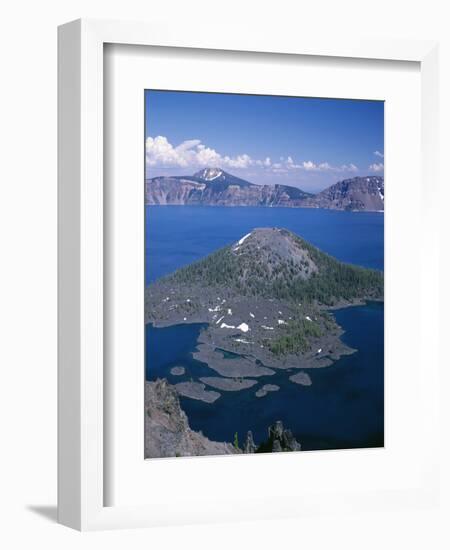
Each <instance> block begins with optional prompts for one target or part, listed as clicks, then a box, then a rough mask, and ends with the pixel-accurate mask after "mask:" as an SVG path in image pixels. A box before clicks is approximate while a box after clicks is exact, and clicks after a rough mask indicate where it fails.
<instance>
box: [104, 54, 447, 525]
mask: <svg viewBox="0 0 450 550" xmlns="http://www.w3.org/2000/svg"><path fill="white" fill-rule="evenodd" d="M105 59H107V62H106V64H105V65H106V67H107V69H105V82H106V87H107V89H108V90H114V91H113V92H111V93H109V94H107V98H108V100H107V101H106V102H105V103H106V105H107V106H108V107H107V109H106V111H105V119H106V120H107V121H108V126H107V127H106V128H105V135H106V136H107V143H108V146H107V147H106V148H105V153H106V156H105V158H106V159H108V160H107V162H106V166H105V178H106V185H105V198H106V203H107V204H108V211H109V212H110V214H109V215H108V225H107V226H106V229H105V236H106V238H107V239H108V241H109V245H108V246H107V249H108V255H107V259H106V260H105V273H110V274H111V273H114V277H109V284H108V289H109V292H108V293H107V295H106V296H105V305H106V307H107V308H108V309H107V310H106V314H105V315H106V317H107V319H108V323H107V326H108V331H107V336H106V337H105V343H106V345H108V342H109V346H111V347H110V348H109V349H110V350H111V351H110V352H109V358H108V372H109V379H110V380H111V382H110V384H108V387H111V388H112V392H111V393H112V395H110V396H109V398H108V402H109V405H108V410H107V412H106V414H105V420H106V422H107V424H106V425H107V433H108V434H109V437H108V439H110V440H111V442H110V444H108V445H107V447H106V451H105V459H106V461H107V462H106V463H107V464H108V465H111V468H108V470H111V474H112V475H111V476H107V484H108V498H107V505H108V506H112V505H114V506H118V505H132V504H137V503H143V504H144V503H146V504H148V505H149V506H152V505H155V508H156V510H154V511H153V517H155V516H157V513H158V511H160V510H161V509H164V507H165V506H167V507H170V509H171V517H172V520H173V521H174V522H176V521H177V520H178V518H180V517H182V518H184V519H185V518H186V514H187V511H186V504H185V503H184V501H182V499H181V498H180V497H181V495H183V498H186V501H187V500H188V499H189V498H192V495H195V505H194V502H192V505H193V506H192V507H193V508H195V507H196V508H198V509H199V510H200V513H201V517H202V518H203V520H204V521H206V518H207V515H208V513H207V511H208V512H209V513H210V515H211V517H224V514H227V513H230V509H229V506H228V505H227V504H226V503H227V502H232V501H233V499H234V498H235V495H236V488H237V487H245V494H242V495H241V498H240V502H241V503H242V502H243V501H247V503H248V504H247V506H249V507H250V509H252V510H255V509H256V506H255V502H257V501H260V502H263V503H264V504H263V505H262V508H263V512H264V513H265V514H266V515H269V512H270V513H271V514H272V516H273V515H275V514H276V513H277V511H278V510H279V509H280V506H279V505H277V501H283V504H284V506H285V507H286V508H288V509H290V510H293V509H294V507H295V506H296V504H297V503H298V502H299V501H302V502H308V503H309V505H310V506H311V505H312V502H313V500H314V497H316V498H317V499H318V500H320V503H321V504H320V511H321V513H323V512H324V508H325V504H326V503H330V505H329V508H330V509H331V508H332V507H334V505H333V504H331V502H332V495H333V493H335V492H336V493H337V494H338V495H339V497H338V498H337V500H338V501H339V502H340V505H341V506H343V505H344V502H345V497H344V496H343V495H344V493H345V494H347V495H357V494H361V493H363V494H367V493H370V494H373V493H377V492H378V493H379V498H378V499H377V498H375V497H372V498H371V505H372V506H373V505H375V502H377V501H378V502H379V501H381V503H382V506H385V501H386V493H384V494H382V491H383V490H384V491H393V490H401V489H412V488H413V487H420V486H421V483H422V474H423V471H424V464H426V469H428V468H429V467H430V466H429V461H430V458H429V457H428V456H427V451H428V452H429V453H431V452H432V450H433V446H432V444H431V441H432V439H433V437H434V436H435V433H436V432H435V430H433V429H431V426H430V425H429V422H427V418H426V414H424V412H425V411H431V410H432V409H433V407H434V397H433V391H432V388H430V387H429V386H428V387H427V384H429V382H430V380H432V377H431V376H430V369H429V365H428V364H427V362H422V357H421V354H420V353H418V352H419V350H420V338H421V332H422V333H423V334H426V332H425V331H426V330H427V328H429V327H430V324H429V323H426V325H425V326H422V324H421V322H420V319H418V318H417V317H416V316H415V315H408V316H407V317H406V318H405V315H404V311H405V309H407V308H408V307H409V306H410V297H411V296H416V299H417V300H419V301H420V300H421V299H420V296H421V277H420V275H421V273H420V271H419V270H413V271H412V270H411V265H415V264H416V263H417V262H418V261H419V260H418V259H419V258H420V256H419V252H418V250H419V249H420V245H419V243H420V241H421V238H422V236H424V238H425V239H427V242H428V241H429V240H430V237H429V233H427V231H426V228H427V227H429V225H428V226H424V227H422V224H421V217H422V215H423V213H422V212H423V210H422V209H423V204H426V203H427V197H426V194H424V193H422V188H421V179H420V161H419V159H420V147H421V140H420V138H421V132H420V105H421V103H420V102H421V96H420V72H419V67H418V65H417V64H415V63H392V62H384V63H383V62H380V61H377V62H372V63H370V62H365V63H361V62H359V61H358V62H355V61H346V62H343V61H342V60H336V59H329V58H322V59H314V60H312V59H311V58H310V57H309V58H306V59H305V58H298V57H297V56H288V57H287V58H286V57H282V56H271V57H270V58H269V59H267V58H263V59H261V58H260V56H253V57H252V56H251V55H245V56H244V55H242V54H240V53H223V52H220V53H216V54H213V53H211V52H209V53H207V54H205V53H204V52H199V51H193V52H185V53H183V54H182V56H181V58H180V53H179V52H176V51H174V50H170V49H169V50H165V49H163V48H156V49H155V48H145V49H144V48H142V46H139V47H127V46H114V47H108V48H107V53H106V54H105ZM268 74H270V75H271V78H270V79H267V75H268ZM151 88H156V89H180V88H181V89H188V90H204V91H221V92H241V93H255V92H258V93H264V94H277V93H284V94H288V95H294V96H295V95H296V96H312V97H317V96H320V95H324V94H327V95H329V96H330V97H334V98H338V97H351V98H359V99H377V100H385V101H386V103H385V118H386V123H385V144H386V152H387V158H388V172H387V173H386V177H387V179H388V182H393V184H391V185H388V187H387V190H386V204H387V205H388V206H387V213H386V220H385V225H386V228H387V232H386V239H385V294H386V297H387V299H386V318H387V323H386V339H385V366H386V368H385V388H386V391H385V405H386V416H385V449H379V450H362V449H358V450H353V451H351V450H349V451H346V452H342V451H337V452H326V453H301V454H300V455H296V454H293V453H290V454H289V453H288V454H285V455H283V456H280V455H275V454H269V455H265V456H264V457H261V458H259V457H256V460H255V458H253V459H252V460H248V457H246V456H241V457H234V458H233V459H232V460H231V459H230V460H228V459H224V458H223V457H222V458H217V457H208V458H207V457H203V458H201V459H197V460H174V461H173V460H147V461H144V460H142V457H143V455H144V448H143V444H144V441H143V437H142V434H143V433H144V425H143V423H144V418H143V414H142V410H143V408H144V402H143V392H142V377H143V365H144V362H145V361H144V348H145V346H144V330H143V324H142V319H143V317H144V314H143V307H144V255H143V253H142V251H143V250H144V219H143V215H144V212H143V209H142V182H143V181H144V167H143V163H142V162H141V155H142V147H143V143H142V136H143V134H144V113H143V91H144V89H151ZM405 196H408V208H407V209H404V197H405ZM399 212H400V213H401V214H402V216H401V217H402V220H401V231H398V230H396V229H397V226H396V224H395V222H396V220H395V217H396V216H398V213H399ZM405 235H407V236H408V237H407V239H405ZM108 236H109V237H108ZM422 261H424V262H426V261H427V260H426V259H425V258H423V259H422ZM427 294H428V293H427ZM422 312H423V310H422ZM422 317H423V315H422ZM431 338H433V334H431ZM411 340H413V341H415V342H416V343H417V345H416V346H410V345H409V344H410V341H411ZM427 341H429V339H428V340H427ZM427 356H428V357H429V352H428V353H427ZM421 368H423V369H424V371H423V372H422V371H421ZM419 400H420V403H421V406H418V403H419ZM417 431H421V432H422V433H423V436H422V445H421V446H420V447H418V446H417ZM426 436H429V437H430V440H429V441H425V437H426ZM109 457H114V459H113V460H111V459H110V458H109ZM217 472H220V475H219V476H218V477H217ZM264 475H266V476H268V477H273V476H275V477H276V483H262V482H261V478H262V477H263V476H264ZM167 479H170V480H171V487H173V488H176V491H178V492H179V496H178V498H176V499H174V494H173V492H172V491H171V490H170V489H169V488H168V486H167ZM207 479H214V492H212V491H211V488H210V487H209V485H208V484H207V483H199V480H207ZM185 495H186V496H185ZM187 495H188V496H187ZM348 498H351V497H350V496H349V497H348ZM324 499H325V501H326V502H324ZM391 499H392V497H391ZM405 500H407V501H408V502H409V503H411V494H410V493H407V496H406V497H405ZM248 501H250V502H248ZM355 501H357V498H356V497H355V499H354V501H352V502H355ZM224 503H225V504H224ZM205 508H206V509H207V511H206V510H205ZM244 508H245V506H243V508H242V509H241V508H238V504H237V503H236V504H235V505H234V510H236V516H237V517H242V514H243V512H242V510H243V509H244ZM194 515H195V514H194ZM256 515H257V514H256ZM280 515H281V514H280ZM245 517H249V516H248V515H246V516H245Z"/></svg>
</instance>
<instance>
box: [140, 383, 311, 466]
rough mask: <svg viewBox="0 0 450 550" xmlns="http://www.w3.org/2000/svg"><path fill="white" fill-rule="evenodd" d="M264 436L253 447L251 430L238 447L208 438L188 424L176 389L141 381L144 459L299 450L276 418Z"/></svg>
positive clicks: (298, 445) (294, 440)
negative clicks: (143, 388) (143, 413)
mask: <svg viewBox="0 0 450 550" xmlns="http://www.w3.org/2000/svg"><path fill="white" fill-rule="evenodd" d="M268 435H269V437H268V439H267V441H265V442H264V443H262V444H261V445H259V446H257V445H256V444H255V442H254V440H253V434H252V432H251V431H248V432H247V438H246V440H245V442H244V445H243V448H242V450H241V449H240V448H236V447H235V446H234V445H232V444H231V443H221V442H218V441H211V440H209V439H208V438H207V437H205V436H204V435H203V434H202V433H199V432H195V431H194V430H191V428H190V427H189V422H188V419H187V416H186V413H185V412H184V411H183V410H182V409H181V406H180V400H179V398H178V393H177V390H176V389H175V387H174V386H172V385H171V384H169V383H168V381H167V380H166V379H165V378H164V379H158V380H156V381H155V382H146V383H145V458H163V457H175V456H205V455H228V454H241V453H245V454H251V453H271V452H281V451H300V450H301V445H300V443H298V441H297V440H296V439H295V437H294V436H293V435H292V432H291V431H290V430H286V429H284V427H283V423H282V422H280V421H277V422H275V424H273V425H272V426H270V427H269V430H268Z"/></svg>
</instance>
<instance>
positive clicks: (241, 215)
mask: <svg viewBox="0 0 450 550" xmlns="http://www.w3.org/2000/svg"><path fill="white" fill-rule="evenodd" d="M255 227H283V228H285V229H289V230H290V231H293V232H294V233H297V235H300V236H301V237H303V238H304V239H306V240H307V241H309V242H310V243H312V244H314V245H315V246H317V247H319V248H320V249H321V250H323V251H324V252H328V254H331V255H332V256H334V257H336V258H338V259H339V260H341V261H343V262H349V263H354V264H358V265H362V266H364V267H371V268H375V269H383V268H384V251H383V248H384V214H382V213H379V212H338V211H333V210H321V209H309V208H258V207H234V208H227V207H220V206H214V207H205V206H147V207H146V249H145V261H146V263H145V278H146V283H147V284H148V283H150V282H151V281H154V280H155V279H159V278H160V277H162V276H163V275H167V273H170V272H172V271H175V270H176V269H178V268H179V267H181V266H183V265H186V264H189V263H191V262H193V261H195V260H198V259H200V258H202V257H203V256H206V255H207V254H210V253H211V252H214V250H217V249H218V248H220V247H222V246H225V245H227V244H230V243H233V242H235V241H237V240H238V239H240V237H243V236H244V235H246V234H247V233H249V231H251V230H252V229H254V228H255Z"/></svg>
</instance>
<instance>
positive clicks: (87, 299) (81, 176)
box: [58, 20, 439, 530]
mask: <svg viewBox="0 0 450 550" xmlns="http://www.w3.org/2000/svg"><path fill="white" fill-rule="evenodd" d="M194 36H195V35H194V34H193V33H191V32H190V31H189V29H187V28H185V26H184V25H183V24H182V23H181V22H180V23H173V24H172V25H171V27H170V28H166V27H164V26H161V25H160V24H157V23H155V24H152V23H140V22H137V23H133V22H126V23H123V22H115V21H98V20H78V21H75V22H72V23H68V24H66V25H63V26H61V27H60V28H59V34H58V46H59V60H58V86H59V104H58V115H59V141H58V144H59V147H58V162H59V170H58V180H59V184H58V185H59V197H58V209H59V224H58V235H59V244H58V255H59V259H58V270H59V279H58V280H59V322H58V327H59V351H58V365H59V366H58V376H59V382H58V419H59V420H58V455H59V456H58V472H59V473H58V518H59V521H60V523H62V524H65V525H68V526H70V527H73V528H76V529H80V530H93V529H110V528H125V527H141V526H155V525H164V524H180V523H191V522H192V523H194V522H203V521H217V520H238V519H257V518H263V517H272V515H273V511H272V510H271V508H270V507H267V502H265V501H264V499H263V498H255V499H253V500H250V501H246V502H240V499H239V497H236V498H235V499H234V501H233V502H230V501H229V500H223V501H220V498H217V499H215V500H214V505H211V506H209V507H208V509H205V507H204V503H203V504H202V502H201V501H197V500H196V499H195V495H180V500H181V501H183V507H180V508H179V510H177V509H176V506H174V507H173V509H168V508H164V506H158V503H156V505H153V506H152V505H148V504H139V503H137V502H136V504H133V503H131V504H130V503H128V504H127V505H126V506H115V505H105V503H107V501H108V498H106V495H107V494H108V491H109V490H110V489H109V486H108V476H107V475H105V456H104V451H105V446H104V437H105V411H107V410H108V407H107V402H108V391H109V390H110V388H108V386H107V384H105V383H104V380H105V378H104V372H105V369H107V368H108V362H107V361H106V360H105V350H104V330H105V321H104V312H105V303H104V292H105V288H104V285H105V273H104V258H105V250H104V243H105V240H104V238H105V232H104V228H105V216H104V212H105V208H107V205H105V204H104V187H103V185H104V182H103V175H104V154H103V151H104V147H103V140H104V138H105V136H104V132H103V128H104V123H103V115H104V101H103V100H104V93H105V90H104V78H103V77H104V70H103V69H104V46H105V45H106V44H124V45H141V46H162V47H168V48H184V49H186V48H188V49H201V50H207V51H217V50H225V51H234V52H258V53H259V54H261V55H262V54H265V53H266V54H274V53H276V54H280V55H288V56H305V55H308V56H315V57H332V58H343V59H345V58H352V59H355V58H356V59H360V60H384V61H407V62H415V63H418V64H420V86H421V106H420V109H421V112H420V120H421V130H420V132H421V143H422V150H421V152H420V156H421V159H420V165H421V167H422V171H421V177H420V180H421V197H422V206H421V211H420V212H421V217H422V222H421V223H422V224H423V227H424V228H425V227H426V233H425V235H424V239H425V237H426V240H427V242H437V232H438V225H437V219H436V216H435V207H436V204H435V195H434V194H435V191H436V189H437V188H438V176H437V171H436V166H437V160H436V159H437V154H438V153H437V151H438V132H437V127H438V116H439V111H438V97H437V94H438V91H437V90H438V87H437V79H438V47H437V44H436V43H434V42H431V41H430V42H425V41H413V40H411V41H396V40H385V39H383V40H381V39H380V40H364V39H360V40H355V39H354V38H353V37H352V38H350V39H347V38H345V37H339V38H336V37H329V38H326V39H325V38H312V37H310V36H307V35H304V34H303V35H302V36H300V37H289V36H283V34H282V33H281V32H280V33H276V34H275V35H274V36H271V37H267V36H258V35H257V32H256V31H255V32H254V31H252V32H247V33H243V32H242V33H240V32H237V33H235V34H234V33H233V36H230V34H229V33H227V32H226V30H221V29H220V27H216V28H215V29H214V32H209V33H208V32H206V33H204V34H203V35H202V36H201V37H197V36H195V37H194ZM390 230H391V229H390ZM437 255H438V250H437V249H436V248H433V247H432V248H431V250H428V249H427V251H425V247H423V248H422V249H421V256H420V259H421V260H420V265H421V282H420V284H421V287H423V292H425V288H427V289H428V291H427V299H426V300H423V301H422V302H421V303H420V315H421V316H422V317H424V316H425V317H427V318H436V319H437V318H438V294H437V293H438V286H437ZM422 296H423V294H422ZM421 329H422V333H423V334H421V343H420V346H422V351H423V346H424V345H425V341H426V343H427V347H428V351H427V357H426V360H427V369H426V372H424V370H423V368H422V370H421V371H420V377H421V379H423V384H422V385H421V388H422V389H421V392H422V393H421V395H420V396H419V397H420V399H419V402H420V406H422V407H423V408H424V413H426V414H427V418H428V423H429V424H430V425H431V426H437V421H438V411H437V405H436V402H437V395H438V349H439V341H438V336H437V334H433V331H432V330H428V331H427V329H426V327H425V328H424V327H421ZM425 331H426V332H425ZM422 336H423V337H422ZM421 361H422V366H423V362H424V361H425V358H422V359H421ZM437 436H438V431H437V427H436V428H431V429H430V433H429V438H428V440H427V442H428V443H429V446H428V449H427V450H428V452H427V453H425V454H424V455H423V457H422V458H421V460H422V459H423V460H422V463H421V473H420V479H421V481H420V483H419V484H418V485H417V486H414V487H413V486H411V487H406V488H403V489H401V490H400V489H397V488H395V490H394V488H393V490H391V491H390V492H389V493H388V492H387V490H386V489H385V488H384V489H383V490H380V491H379V492H378V493H377V494H374V493H373V492H369V491H367V492H366V493H363V494H357V495H356V494H353V493H349V494H345V493H344V492H343V491H342V490H337V491H336V492H334V493H333V494H329V495H327V498H326V500H327V506H328V507H330V508H331V507H333V506H334V507H339V508H340V509H341V511H345V510H346V509H348V510H351V509H353V508H355V507H358V508H359V509H367V510H370V509H377V508H379V507H384V508H386V506H391V507H393V508H395V507H400V506H404V505H406V503H408V504H409V505H411V503H417V505H419V503H422V504H427V505H428V504H430V503H433V502H435V500H436V498H437V493H438V485H439V478H438V474H437V468H436V464H437V460H438V457H437V453H436V450H435V447H434V444H435V443H436V440H437ZM243 458H244V459H246V460H248V457H243ZM283 459H285V457H283ZM192 460H193V461H194V460H204V459H192ZM210 460H216V461H217V460H221V459H217V458H216V459H210ZM227 460H228V459H227ZM233 460H234V459H233ZM287 460H288V459H285V464H284V467H286V468H292V467H293V461H295V456H293V457H290V458H289V462H287ZM217 467H219V465H218V464H217ZM298 496H299V498H298V499H297V502H295V504H293V502H292V501H290V500H289V499H286V505H285V506H278V513H279V515H281V516H292V515H301V514H302V513H303V514H306V513H308V514H309V513H321V512H322V511H323V510H324V504H323V498H322V497H321V495H320V493H318V494H317V495H315V496H309V497H308V501H305V499H302V498H300V497H301V495H298ZM387 497H389V499H388V500H387ZM183 510H184V511H185V512H184V513H183Z"/></svg>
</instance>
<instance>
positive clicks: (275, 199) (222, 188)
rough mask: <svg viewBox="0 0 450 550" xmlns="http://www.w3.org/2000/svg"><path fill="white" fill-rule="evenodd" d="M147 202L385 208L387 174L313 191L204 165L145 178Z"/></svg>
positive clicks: (344, 208)
mask: <svg viewBox="0 0 450 550" xmlns="http://www.w3.org/2000/svg"><path fill="white" fill-rule="evenodd" d="M145 199H146V204H149V205H203V206H285V207H294V208H328V209H333V210H357V211H382V210H384V178H383V177H381V176H367V177H356V178H351V179H347V180H343V181H340V182H338V183H336V184H334V185H332V186H331V187H328V188H327V189H325V190H324V191H321V192H320V193H318V194H316V195H314V194H312V193H307V192H306V191H303V190H302V189H299V188H298V187H292V186H289V185H279V184H275V185H258V184H255V183H251V182H249V181H246V180H243V179H241V178H238V177H236V176H233V175H232V174H229V173H227V172H225V171H224V170H222V169H220V168H204V169H203V170H200V171H198V172H196V173H195V174H193V175H192V176H160V177H155V178H151V179H148V180H146V185H145Z"/></svg>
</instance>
